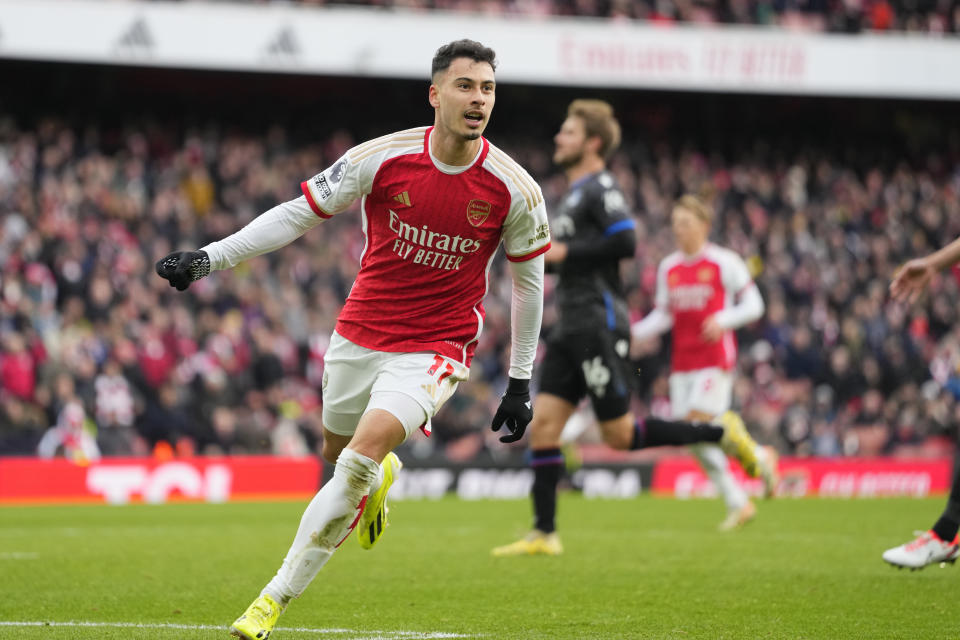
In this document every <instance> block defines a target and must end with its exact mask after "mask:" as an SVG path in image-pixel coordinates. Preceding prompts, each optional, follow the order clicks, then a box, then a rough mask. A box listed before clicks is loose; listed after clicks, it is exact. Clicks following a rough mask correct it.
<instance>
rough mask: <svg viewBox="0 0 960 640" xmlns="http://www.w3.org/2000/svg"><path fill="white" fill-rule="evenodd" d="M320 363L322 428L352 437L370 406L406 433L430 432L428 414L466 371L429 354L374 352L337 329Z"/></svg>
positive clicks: (432, 412) (454, 388)
mask: <svg viewBox="0 0 960 640" xmlns="http://www.w3.org/2000/svg"><path fill="white" fill-rule="evenodd" d="M323 362H324V369H323V426H324V427H325V428H326V429H327V430H329V431H332V432H333V433H336V434H337V435H341V436H351V435H353V433H354V431H356V430H357V423H358V422H360V418H361V416H363V414H365V413H366V412H368V411H370V410H371V409H383V410H384V411H387V412H389V413H391V414H393V415H394V416H395V417H396V418H397V420H399V421H400V422H401V424H403V428H404V430H405V431H406V432H407V437H409V436H410V434H411V433H412V432H413V431H414V430H415V429H416V428H417V427H420V426H424V427H425V428H424V432H425V433H427V435H429V433H430V429H429V427H430V418H432V417H433V416H434V415H436V413H437V411H439V410H440V407H441V406H443V403H444V402H446V401H447V400H448V399H449V398H450V396H451V395H453V392H454V391H456V389H457V385H458V384H460V381H461V380H466V379H467V378H468V377H469V375H470V370H469V369H468V368H467V367H466V366H464V365H463V364H461V363H459V362H456V361H454V360H451V359H449V358H445V357H443V356H440V355H437V354H436V353H433V352H427V351H418V352H416V353H389V352H385V351H374V350H372V349H367V348H366V347H361V346H360V345H358V344H354V343H353V342H350V341H349V340H347V339H346V338H344V337H343V336H341V335H339V334H338V333H336V332H334V334H333V335H332V336H331V338H330V347H329V348H328V349H327V353H326V355H325V356H324V358H323Z"/></svg>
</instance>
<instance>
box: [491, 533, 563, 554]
mask: <svg viewBox="0 0 960 640" xmlns="http://www.w3.org/2000/svg"><path fill="white" fill-rule="evenodd" d="M490 553H491V554H492V555H493V556H494V557H495V558H506V557H509V556H536V555H543V556H558V555H560V554H561V553H563V544H561V542H560V536H558V535H557V533H556V531H554V532H553V533H544V532H542V531H538V530H536V529H534V530H533V531H531V532H530V533H528V534H527V535H525V536H524V537H522V538H520V539H519V540H517V541H516V542H511V543H510V544H507V545H504V546H502V547H495V548H494V549H493V550H492V551H491V552H490Z"/></svg>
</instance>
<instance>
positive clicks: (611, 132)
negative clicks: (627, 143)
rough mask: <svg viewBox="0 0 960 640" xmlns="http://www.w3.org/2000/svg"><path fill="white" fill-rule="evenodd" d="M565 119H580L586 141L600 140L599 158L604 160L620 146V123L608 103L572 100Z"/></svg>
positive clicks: (586, 99) (583, 99) (582, 99)
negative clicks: (591, 139)
mask: <svg viewBox="0 0 960 640" xmlns="http://www.w3.org/2000/svg"><path fill="white" fill-rule="evenodd" d="M567 117H568V118H569V117H577V118H580V120H581V121H582V122H583V130H584V133H585V134H586V137H587V139H590V138H593V137H597V138H600V141H601V144H600V149H599V152H598V155H599V156H600V157H601V158H603V159H605V160H606V159H607V158H609V157H610V155H611V154H612V153H613V152H614V151H616V150H617V148H618V147H619V146H620V123H619V122H617V119H616V118H615V117H614V115H613V107H612V106H610V103H609V102H605V101H603V100H592V99H589V98H580V99H578V100H574V101H573V102H571V103H570V106H569V107H567Z"/></svg>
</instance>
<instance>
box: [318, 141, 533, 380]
mask: <svg viewBox="0 0 960 640" xmlns="http://www.w3.org/2000/svg"><path fill="white" fill-rule="evenodd" d="M432 129H433V128H432V127H429V128H428V127H421V128H417V129H409V130H407V131H400V132H397V133H394V134H391V135H388V136H384V137H382V138H377V139H375V140H371V141H369V142H366V143H364V144H361V145H358V146H356V147H354V148H353V149H351V150H350V151H348V152H347V153H346V154H345V155H344V156H343V157H342V158H340V159H339V160H337V162H336V163H334V165H333V166H332V167H330V168H329V169H327V170H326V171H324V172H322V173H319V174H317V175H316V176H314V177H313V178H311V179H310V180H306V181H305V182H303V184H301V189H302V190H303V194H304V195H305V196H306V198H307V201H308V202H309V203H310V206H311V207H312V208H313V210H314V212H315V213H316V214H317V215H318V216H321V217H324V218H327V217H330V216H333V215H335V214H337V213H339V212H341V211H343V210H344V209H346V208H347V207H348V206H349V205H350V204H351V203H352V202H353V201H354V200H356V199H357V198H361V208H360V209H361V215H362V216H363V222H362V224H363V232H364V234H365V236H366V244H365V246H364V250H363V255H362V257H361V260H360V272H359V274H358V275H357V279H356V281H355V282H354V284H353V287H352V288H351V290H350V295H349V296H348V297H347V301H346V304H345V306H344V308H343V310H342V311H341V312H340V316H339V318H338V321H337V327H336V331H337V333H339V334H340V335H342V336H343V337H345V338H347V339H348V340H350V341H351V342H354V343H356V344H359V345H361V346H364V347H367V348H368V349H375V350H378V351H389V352H414V351H434V352H436V353H439V354H441V355H443V356H447V357H449V358H453V359H455V360H458V361H460V362H463V363H464V364H465V365H467V366H469V365H470V359H471V358H472V356H473V352H474V349H475V348H476V343H477V339H478V338H479V336H480V331H481V330H482V328H483V319H484V310H483V304H482V301H483V298H484V296H485V295H486V292H487V272H488V271H489V269H490V265H491V263H492V261H493V256H494V253H495V252H496V249H497V246H498V245H499V244H500V242H501V241H502V242H503V244H504V249H505V251H506V254H507V258H508V259H510V260H514V261H521V260H529V259H530V258H533V257H534V256H537V255H540V254H541V253H544V252H545V251H546V250H547V249H548V248H549V246H550V235H549V231H548V227H547V215H546V209H545V207H544V204H543V196H542V194H541V193H540V188H539V187H538V186H537V184H536V183H535V182H534V181H533V179H532V178H530V176H529V175H528V174H527V172H526V171H524V170H523V168H521V167H520V165H518V164H517V163H516V162H514V161H513V160H512V159H510V158H509V157H508V156H507V155H506V154H505V153H504V152H503V151H501V150H500V149H498V148H496V147H495V146H493V145H491V144H490V143H489V142H488V141H487V140H486V139H485V138H481V143H482V144H481V147H480V152H479V153H478V154H477V156H476V158H475V159H474V161H473V162H472V163H471V164H470V165H468V166H466V167H455V166H449V165H445V164H443V163H441V162H440V161H439V160H437V159H436V158H434V157H433V156H432V154H431V153H430V133H431V131H432Z"/></svg>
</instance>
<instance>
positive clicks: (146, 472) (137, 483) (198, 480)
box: [87, 462, 233, 504]
mask: <svg viewBox="0 0 960 640" xmlns="http://www.w3.org/2000/svg"><path fill="white" fill-rule="evenodd" d="M232 480H233V474H232V472H231V471H230V469H229V468H228V467H227V466H225V465H220V464H212V465H209V466H207V467H206V468H205V469H203V470H201V469H198V468H197V467H194V466H192V465H189V464H187V463H185V462H167V463H164V464H161V465H159V466H157V467H154V468H152V469H151V468H150V467H148V466H147V465H138V464H134V465H97V466H95V467H92V468H91V469H90V471H89V472H87V490H88V491H90V493H94V494H99V495H102V496H103V497H104V498H105V499H106V501H107V502H109V503H111V504H125V503H127V502H129V501H130V499H131V498H132V497H133V496H137V495H139V496H141V497H142V498H143V501H144V502H148V503H152V504H159V503H161V502H166V501H167V498H168V497H169V496H170V495H171V494H172V493H174V492H177V493H179V494H180V495H181V496H183V497H184V498H193V499H203V500H206V501H207V502H225V501H226V500H227V499H228V498H229V497H230V485H231V482H232Z"/></svg>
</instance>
